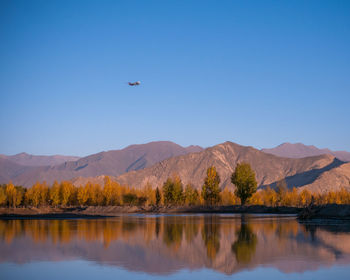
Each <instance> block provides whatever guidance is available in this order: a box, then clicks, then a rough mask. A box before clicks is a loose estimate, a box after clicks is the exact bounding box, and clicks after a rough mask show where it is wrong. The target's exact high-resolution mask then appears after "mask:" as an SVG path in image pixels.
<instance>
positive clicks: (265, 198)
mask: <svg viewBox="0 0 350 280" xmlns="http://www.w3.org/2000/svg"><path fill="white" fill-rule="evenodd" d="M231 182H232V183H233V184H234V185H235V186H236V188H235V190H234V191H232V190H230V189H229V188H225V189H224V190H221V189H220V187H219V185H220V176H219V174H218V172H217V170H216V168H215V167H214V166H211V167H209V168H208V169H207V172H206V177H205V179H204V181H203V185H202V188H201V190H198V189H196V188H195V187H194V186H193V185H192V184H190V183H189V184H187V185H186V186H184V185H183V183H182V181H181V178H180V177H179V176H177V175H173V176H171V177H169V178H168V179H167V180H166V181H165V182H164V184H163V185H162V186H161V187H157V188H155V189H154V188H153V186H152V185H151V184H150V183H147V184H146V185H145V187H143V188H142V189H135V188H130V187H129V186H123V185H120V184H119V183H117V182H114V181H112V180H111V179H110V178H109V177H108V176H106V177H105V180H104V185H103V186H101V185H100V184H96V183H91V182H88V183H86V184H85V185H84V186H79V187H77V186H74V185H73V184H72V183H71V182H69V181H62V182H60V183H58V182H57V181H55V182H54V183H53V185H52V186H48V185H47V184H46V183H45V182H44V183H39V182H37V183H36V184H34V185H33V186H32V187H31V188H28V189H26V188H23V187H21V186H14V185H13V184H12V183H11V182H10V183H9V184H4V185H1V186H0V206H2V207H28V206H32V207H42V206H52V207H61V206H63V207H66V206H117V205H121V206H122V205H127V206H145V205H156V206H160V205H163V206H180V205H187V206H192V205H236V204H242V205H244V204H246V203H249V204H254V205H266V206H294V207H303V206H306V205H309V204H310V203H314V204H327V203H337V204H350V192H348V191H346V190H345V189H341V190H340V191H335V192H328V193H324V194H316V193H311V192H309V191H308V190H305V189H304V190H301V191H300V190H298V189H297V188H292V189H288V188H287V184H286V182H285V181H284V180H281V181H279V182H277V184H276V187H274V188H272V187H267V188H265V189H262V190H259V191H257V182H256V179H255V172H254V171H253V170H252V168H251V166H250V165H249V164H248V163H240V164H238V165H237V166H236V169H235V171H234V172H233V173H232V176H231Z"/></svg>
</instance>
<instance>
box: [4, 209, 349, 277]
mask: <svg viewBox="0 0 350 280" xmlns="http://www.w3.org/2000/svg"><path fill="white" fill-rule="evenodd" d="M96 278H100V279H191V280H194V279H255V280H256V279H331V278H333V279H350V227H349V225H344V224H339V223H337V222H331V223H328V224H307V225H303V224H300V223H299V222H298V221H297V220H296V218H295V217H293V216H276V215H239V214H222V215H209V214H206V215H202V214H196V215H123V216H120V217H115V218H104V219H72V220H9V221H5V220H0V279H35V280H38V279H45V280H47V279H96Z"/></svg>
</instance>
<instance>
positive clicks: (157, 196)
mask: <svg viewBox="0 0 350 280" xmlns="http://www.w3.org/2000/svg"><path fill="white" fill-rule="evenodd" d="M160 199H161V196H160V191H159V189H158V187H157V188H156V205H157V206H159V204H160Z"/></svg>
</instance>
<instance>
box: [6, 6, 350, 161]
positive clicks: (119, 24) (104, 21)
mask: <svg viewBox="0 0 350 280" xmlns="http://www.w3.org/2000/svg"><path fill="white" fill-rule="evenodd" d="M0 42H1V43H0V103H1V110H0V135H1V137H0V153H3V154H15V153H19V152H22V151H25V152H28V153H33V154H72V155H87V154H91V153H95V152H99V151H102V150H111V149H119V148H122V147H124V146H127V145H129V144H133V143H145V142H149V141H154V140H171V141H174V142H176V143H179V144H181V145H184V146H186V145H190V144H198V145H201V146H204V147H206V146H211V145H215V144H218V143H221V142H224V141H233V142H237V143H239V144H242V145H251V146H255V147H257V148H263V147H272V146H275V145H278V144H280V143H282V142H303V143H305V144H314V145H316V146H318V147H328V148H331V149H336V150H348V151H350V110H349V108H350V1H336V0H330V1H245V0H242V1H203V0H202V1H189V0H186V1H163V0H159V1H130V0H129V1H97V0H96V1H86V0H84V1H62V0H60V1H33V0H31V1H26V0H24V1H15V0H11V1H9V0H0ZM136 80H140V81H141V82H142V84H141V86H139V87H129V86H128V85H127V84H126V83H127V82H128V81H136Z"/></svg>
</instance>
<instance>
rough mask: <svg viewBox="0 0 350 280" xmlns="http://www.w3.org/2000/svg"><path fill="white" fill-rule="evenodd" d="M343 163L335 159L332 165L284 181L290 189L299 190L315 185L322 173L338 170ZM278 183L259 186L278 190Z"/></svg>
mask: <svg viewBox="0 0 350 280" xmlns="http://www.w3.org/2000/svg"><path fill="white" fill-rule="evenodd" d="M343 163H345V162H344V161H341V160H339V159H337V158H334V160H333V161H332V162H331V163H330V164H328V165H327V166H325V167H323V168H319V169H312V170H309V171H305V172H302V173H298V174H295V175H292V176H288V177H286V178H284V179H285V180H286V183H287V186H288V188H289V189H291V188H293V187H296V188H299V187H302V186H305V185H308V184H311V183H313V182H314V181H315V180H316V179H317V178H318V177H319V176H320V175H321V174H322V173H324V172H326V171H329V170H331V169H333V168H336V167H338V166H340V165H342V164H343ZM277 182H278V181H276V182H273V183H272V184H268V185H262V186H259V188H261V189H264V188H267V187H268V186H270V187H271V188H276V184H277Z"/></svg>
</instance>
